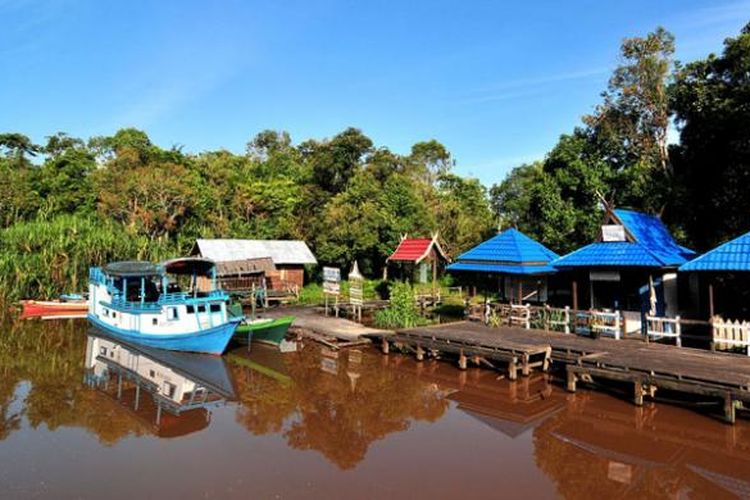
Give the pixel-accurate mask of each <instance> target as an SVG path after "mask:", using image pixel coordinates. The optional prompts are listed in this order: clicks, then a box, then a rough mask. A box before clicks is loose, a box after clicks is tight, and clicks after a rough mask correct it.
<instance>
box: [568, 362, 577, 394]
mask: <svg viewBox="0 0 750 500" xmlns="http://www.w3.org/2000/svg"><path fill="white" fill-rule="evenodd" d="M566 371H567V379H568V380H567V382H568V384H567V390H568V392H576V381H577V380H578V377H576V374H575V373H574V372H573V370H570V367H568V369H567V370H566Z"/></svg>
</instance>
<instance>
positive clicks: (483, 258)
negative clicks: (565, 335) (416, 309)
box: [448, 229, 559, 304]
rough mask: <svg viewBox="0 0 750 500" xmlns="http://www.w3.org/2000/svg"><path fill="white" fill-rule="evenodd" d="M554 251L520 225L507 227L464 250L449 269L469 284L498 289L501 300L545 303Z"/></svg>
mask: <svg viewBox="0 0 750 500" xmlns="http://www.w3.org/2000/svg"><path fill="white" fill-rule="evenodd" d="M557 258H559V255H557V254H556V253H555V252H553V251H552V250H550V249H549V248H547V247H545V246H544V245H542V244H541V243H539V242H537V241H535V240H533V239H531V238H529V237H528V236H526V235H525V234H523V233H522V232H520V231H518V230H517V229H507V230H505V231H503V232H501V233H499V234H497V235H496V236H493V237H492V238H490V239H489V240H487V241H484V242H482V243H480V244H479V245H477V246H476V247H474V248H472V249H471V250H469V251H467V252H465V253H463V254H461V255H460V256H459V257H458V258H457V259H456V262H454V263H453V264H451V265H449V266H448V272H450V273H452V274H455V275H457V276H458V277H460V278H463V279H464V281H466V282H467V283H469V284H473V285H475V286H476V285H479V286H480V287H482V288H485V289H489V290H493V291H495V290H497V291H498V292H499V294H500V298H501V300H503V301H505V302H510V303H514V304H520V303H527V302H536V303H545V302H547V298H548V284H549V278H550V276H552V275H554V274H555V273H557V269H555V268H554V267H552V265H551V262H552V261H554V260H555V259H557Z"/></svg>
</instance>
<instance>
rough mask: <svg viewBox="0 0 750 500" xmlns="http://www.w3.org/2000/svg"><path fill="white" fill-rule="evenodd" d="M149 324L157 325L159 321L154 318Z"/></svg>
mask: <svg viewBox="0 0 750 500" xmlns="http://www.w3.org/2000/svg"><path fill="white" fill-rule="evenodd" d="M151 324H152V325H158V324H159V320H158V319H156V318H154V319H152V320H151Z"/></svg>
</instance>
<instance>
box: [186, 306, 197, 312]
mask: <svg viewBox="0 0 750 500" xmlns="http://www.w3.org/2000/svg"><path fill="white" fill-rule="evenodd" d="M186 308H187V313H188V314H195V307H193V306H190V305H188V306H186Z"/></svg>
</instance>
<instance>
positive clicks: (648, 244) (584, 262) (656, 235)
mask: <svg viewBox="0 0 750 500" xmlns="http://www.w3.org/2000/svg"><path fill="white" fill-rule="evenodd" d="M614 212H615V215H616V216H617V218H618V219H620V221H621V222H622V224H623V226H624V227H625V229H626V230H627V231H628V233H629V234H630V235H631V236H632V237H633V239H634V240H635V241H607V242H597V243H592V244H590V245H587V246H585V247H583V248H579V249H578V250H575V251H574V252H571V253H569V254H567V255H565V256H563V257H561V258H559V259H557V260H556V261H554V262H553V263H552V264H553V265H554V266H555V267H558V268H559V267H631V266H632V267H671V266H679V265H681V264H684V263H685V262H687V261H688V259H690V258H691V257H692V256H694V255H695V252H693V251H692V250H690V249H688V248H685V247H682V246H680V245H678V244H677V242H676V241H675V240H674V238H673V237H672V235H671V234H670V233H669V231H668V230H667V228H666V226H664V224H663V223H662V221H661V220H660V219H659V218H658V217H655V216H653V215H648V214H643V213H640V212H634V211H632V210H623V209H616V210H614Z"/></svg>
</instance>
